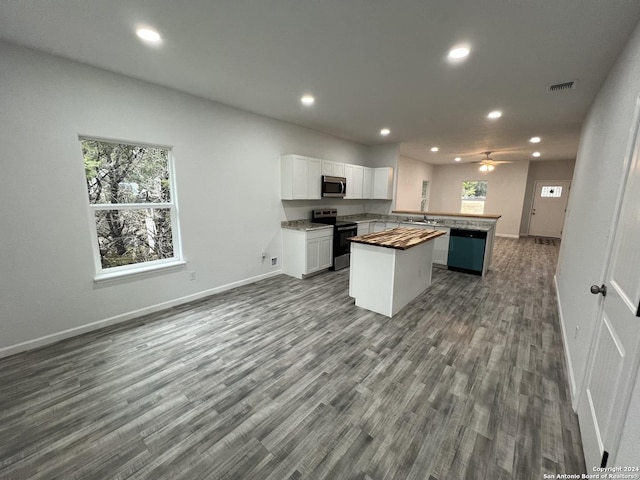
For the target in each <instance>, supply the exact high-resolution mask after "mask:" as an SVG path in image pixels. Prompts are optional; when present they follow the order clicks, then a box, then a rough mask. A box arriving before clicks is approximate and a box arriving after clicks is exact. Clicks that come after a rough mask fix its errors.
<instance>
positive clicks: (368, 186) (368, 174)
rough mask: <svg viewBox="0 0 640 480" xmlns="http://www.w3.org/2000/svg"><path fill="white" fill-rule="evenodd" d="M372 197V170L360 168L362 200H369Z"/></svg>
mask: <svg viewBox="0 0 640 480" xmlns="http://www.w3.org/2000/svg"><path fill="white" fill-rule="evenodd" d="M372 195H373V168H371V167H362V198H371V197H372Z"/></svg>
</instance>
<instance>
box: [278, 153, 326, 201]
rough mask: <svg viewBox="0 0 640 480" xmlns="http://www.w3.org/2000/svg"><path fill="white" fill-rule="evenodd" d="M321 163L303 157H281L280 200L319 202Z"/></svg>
mask: <svg viewBox="0 0 640 480" xmlns="http://www.w3.org/2000/svg"><path fill="white" fill-rule="evenodd" d="M321 164H322V161H321V160H320V159H317V158H312V157H305V156H303V155H283V156H282V157H281V159H280V180H281V183H280V198H281V199H282V200H319V199H320V196H321V191H320V187H321V169H322V166H321Z"/></svg>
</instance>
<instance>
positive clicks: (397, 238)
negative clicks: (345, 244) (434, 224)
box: [347, 227, 446, 250]
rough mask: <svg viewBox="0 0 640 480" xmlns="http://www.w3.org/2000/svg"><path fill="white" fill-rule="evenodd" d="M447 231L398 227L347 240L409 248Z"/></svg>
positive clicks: (403, 248) (387, 246) (397, 248)
mask: <svg viewBox="0 0 640 480" xmlns="http://www.w3.org/2000/svg"><path fill="white" fill-rule="evenodd" d="M445 234H446V232H443V231H440V230H425V229H422V228H410V227H398V228H392V229H390V230H383V231H382V232H375V233H367V234H366V235H359V236H357V237H350V238H348V239H347V240H348V241H350V242H354V243H364V244H367V245H375V246H378V247H386V248H395V249H396V250H408V249H409V248H411V247H415V246H416V245H420V244H421V243H424V242H428V241H429V240H433V239H434V238H436V237H439V236H441V235H445Z"/></svg>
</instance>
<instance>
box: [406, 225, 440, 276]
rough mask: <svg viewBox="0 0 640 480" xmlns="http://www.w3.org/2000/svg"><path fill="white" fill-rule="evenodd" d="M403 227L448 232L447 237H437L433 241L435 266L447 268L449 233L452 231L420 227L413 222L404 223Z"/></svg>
mask: <svg viewBox="0 0 640 480" xmlns="http://www.w3.org/2000/svg"><path fill="white" fill-rule="evenodd" d="M402 226H403V227H411V228H424V229H427V230H440V231H444V232H447V233H446V234H445V235H442V236H440V237H437V238H435V239H434V240H433V264H434V265H436V266H442V267H446V266H447V259H448V257H449V232H450V231H451V229H450V228H449V227H441V226H431V225H420V224H415V223H412V222H402Z"/></svg>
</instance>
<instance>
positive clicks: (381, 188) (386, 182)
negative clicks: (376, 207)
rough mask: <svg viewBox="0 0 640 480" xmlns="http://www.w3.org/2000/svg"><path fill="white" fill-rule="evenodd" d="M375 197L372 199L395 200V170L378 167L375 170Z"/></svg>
mask: <svg viewBox="0 0 640 480" xmlns="http://www.w3.org/2000/svg"><path fill="white" fill-rule="evenodd" d="M372 193H373V195H372V196H371V198H375V199H382V200H392V199H393V168H391V167H378V168H374V169H373V192H372Z"/></svg>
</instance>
